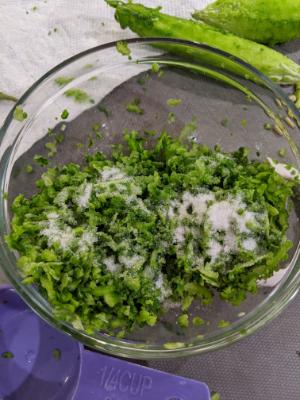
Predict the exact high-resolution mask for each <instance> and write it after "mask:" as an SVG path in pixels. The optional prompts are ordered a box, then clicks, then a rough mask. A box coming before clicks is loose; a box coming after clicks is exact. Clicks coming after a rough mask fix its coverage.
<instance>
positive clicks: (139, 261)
mask: <svg viewBox="0 0 300 400" xmlns="http://www.w3.org/2000/svg"><path fill="white" fill-rule="evenodd" d="M119 261H120V263H122V264H124V266H125V268H132V267H134V266H137V267H138V268H140V267H141V266H142V265H143V263H144V262H145V258H144V257H142V256H139V255H138V254H135V255H134V256H133V257H131V258H130V257H125V256H120V257H119Z"/></svg>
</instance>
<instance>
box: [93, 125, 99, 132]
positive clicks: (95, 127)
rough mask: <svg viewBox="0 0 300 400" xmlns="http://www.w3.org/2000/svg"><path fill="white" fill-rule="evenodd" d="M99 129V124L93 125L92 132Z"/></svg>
mask: <svg viewBox="0 0 300 400" xmlns="http://www.w3.org/2000/svg"><path fill="white" fill-rule="evenodd" d="M99 128H100V124H95V125H93V131H95V132H97V130H98V129H99Z"/></svg>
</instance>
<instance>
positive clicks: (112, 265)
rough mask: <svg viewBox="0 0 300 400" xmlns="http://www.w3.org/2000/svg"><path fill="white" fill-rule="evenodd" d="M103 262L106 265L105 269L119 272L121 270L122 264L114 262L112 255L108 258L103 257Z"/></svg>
mask: <svg viewBox="0 0 300 400" xmlns="http://www.w3.org/2000/svg"><path fill="white" fill-rule="evenodd" d="M102 262H103V264H105V265H106V267H107V269H108V270H109V271H110V272H117V273H118V272H121V270H122V266H121V265H120V264H117V263H116V262H115V260H114V259H113V257H109V258H105V259H104V260H102Z"/></svg>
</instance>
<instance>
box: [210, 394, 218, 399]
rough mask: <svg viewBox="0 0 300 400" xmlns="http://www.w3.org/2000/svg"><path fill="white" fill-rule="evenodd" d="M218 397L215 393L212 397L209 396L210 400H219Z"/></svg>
mask: <svg viewBox="0 0 300 400" xmlns="http://www.w3.org/2000/svg"><path fill="white" fill-rule="evenodd" d="M219 398H220V395H219V393H215V394H214V395H213V396H211V398H210V400H219Z"/></svg>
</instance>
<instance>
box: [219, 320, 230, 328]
mask: <svg viewBox="0 0 300 400" xmlns="http://www.w3.org/2000/svg"><path fill="white" fill-rule="evenodd" d="M229 324H230V322H229V321H227V322H225V321H224V320H223V319H222V321H221V322H220V323H219V328H224V326H227V325H229Z"/></svg>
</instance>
